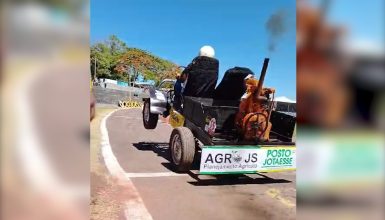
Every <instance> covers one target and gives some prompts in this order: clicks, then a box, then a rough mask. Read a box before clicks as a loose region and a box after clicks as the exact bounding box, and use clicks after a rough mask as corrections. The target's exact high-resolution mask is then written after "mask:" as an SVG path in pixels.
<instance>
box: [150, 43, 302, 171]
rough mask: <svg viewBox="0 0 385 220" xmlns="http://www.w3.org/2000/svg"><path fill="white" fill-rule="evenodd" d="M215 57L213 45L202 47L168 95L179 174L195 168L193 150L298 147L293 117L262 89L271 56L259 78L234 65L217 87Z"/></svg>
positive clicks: (172, 144)
mask: <svg viewBox="0 0 385 220" xmlns="http://www.w3.org/2000/svg"><path fill="white" fill-rule="evenodd" d="M214 55H215V52H214V49H213V48H212V47H210V46H204V47H202V48H201V50H200V53H199V56H197V57H196V58H194V60H193V61H192V62H191V63H190V64H189V65H188V66H187V67H186V68H185V69H184V70H183V72H182V74H181V76H180V77H179V79H178V80H177V82H176V85H175V87H174V88H175V91H173V92H174V94H172V92H170V93H168V94H167V97H166V98H165V100H166V101H167V103H166V105H165V106H166V111H165V112H164V113H163V115H164V116H168V115H170V119H169V121H170V124H171V125H172V126H173V127H174V130H173V131H172V133H171V137H170V152H171V159H172V163H173V165H174V167H175V169H176V170H177V171H180V172H185V171H188V170H189V169H190V168H191V165H192V163H193V160H194V158H195V154H196V153H197V151H199V150H200V149H201V148H202V147H205V146H232V147H238V146H239V147H242V146H258V145H265V146H266V145H267V146H268V145H287V146H290V145H294V143H293V137H292V136H293V133H294V127H295V118H294V117H293V116H288V115H284V114H282V113H279V112H275V111H273V99H274V93H275V89H273V88H264V87H263V82H264V78H265V75H266V72H267V67H268V63H269V59H268V58H265V60H264V63H263V67H262V70H261V75H260V78H259V80H258V79H256V78H255V77H254V73H253V72H252V71H251V70H250V69H248V68H244V67H234V68H232V69H229V70H227V71H226V72H225V75H224V77H223V79H222V81H221V83H220V84H219V85H218V86H217V87H216V84H217V80H218V69H219V61H218V60H217V59H215V58H214ZM177 88H178V89H177ZM180 88H181V89H180ZM147 102H148V100H147ZM150 109H151V108H143V115H145V114H147V115H148V114H151V112H145V111H150ZM271 119H274V121H279V124H278V123H277V124H276V125H275V124H272V123H271ZM144 123H146V121H145V120H144ZM277 128H278V129H277ZM283 128H284V129H283ZM250 155H251V154H250ZM250 155H249V157H250ZM237 156H239V155H237ZM230 157H231V155H230V156H229V158H230ZM246 157H247V156H246ZM233 158H237V157H233ZM238 158H239V157H238ZM228 161H230V159H229V160H228ZM206 162H207V159H206ZM230 162H231V161H230ZM234 162H235V160H234ZM201 166H202V163H201ZM205 166H206V165H205Z"/></svg>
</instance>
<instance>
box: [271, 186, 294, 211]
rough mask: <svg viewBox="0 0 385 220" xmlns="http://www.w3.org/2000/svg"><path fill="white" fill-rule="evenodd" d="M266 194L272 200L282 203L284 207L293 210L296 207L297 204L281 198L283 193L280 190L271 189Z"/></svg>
mask: <svg viewBox="0 0 385 220" xmlns="http://www.w3.org/2000/svg"><path fill="white" fill-rule="evenodd" d="M266 194H267V195H268V196H270V197H271V198H273V199H276V200H278V201H280V202H281V203H282V204H283V205H285V206H287V207H289V208H293V207H295V203H293V202H291V201H290V200H288V199H286V198H284V197H282V196H281V192H280V191H279V190H278V189H275V188H271V189H268V190H267V191H266Z"/></svg>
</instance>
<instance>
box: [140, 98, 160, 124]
mask: <svg viewBox="0 0 385 220" xmlns="http://www.w3.org/2000/svg"><path fill="white" fill-rule="evenodd" d="M150 108H151V106H150V99H147V100H145V101H144V103H143V117H142V118H143V125H144V127H145V128H146V129H154V128H156V125H157V124H158V119H159V115H158V114H152V113H151V111H150Z"/></svg>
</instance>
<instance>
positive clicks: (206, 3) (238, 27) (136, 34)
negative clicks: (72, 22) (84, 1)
mask: <svg viewBox="0 0 385 220" xmlns="http://www.w3.org/2000/svg"><path fill="white" fill-rule="evenodd" d="M281 10H283V11H285V15H286V19H285V24H286V26H285V27H286V32H285V33H284V34H283V35H281V36H280V38H278V39H277V42H278V43H277V45H276V50H275V51H273V52H269V50H268V44H269V34H268V32H267V30H266V27H265V24H266V22H267V20H268V19H269V17H270V16H271V15H272V14H274V13H276V12H277V11H281ZM113 34H114V35H117V36H118V37H119V38H120V39H122V40H123V41H124V42H126V43H127V45H128V46H130V47H137V48H140V49H144V50H147V51H149V52H151V53H153V54H155V55H157V56H160V57H162V58H165V59H168V60H170V61H172V62H175V63H176V64H178V65H181V66H187V65H188V63H190V62H191V60H192V59H193V58H194V57H195V56H197V55H198V51H199V49H200V47H202V46H203V45H211V46H213V47H214V48H215V52H216V58H217V59H218V60H219V62H220V64H219V65H220V69H219V78H220V79H221V78H222V76H223V74H224V72H225V71H226V70H227V69H229V68H232V67H234V66H241V67H248V68H250V69H251V70H253V71H254V73H255V74H256V75H257V77H259V73H260V70H261V68H262V63H263V59H264V58H265V57H270V64H269V68H268V71H267V75H266V78H265V86H267V87H273V88H275V89H276V96H286V97H288V98H290V99H296V61H295V49H296V47H295V42H296V38H295V0H274V1H272V0H162V1H159V0H108V1H101V0H94V1H91V44H94V43H95V42H101V41H104V40H106V39H107V38H108V37H109V36H110V35H113Z"/></svg>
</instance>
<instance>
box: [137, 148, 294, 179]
mask: <svg viewBox="0 0 385 220" xmlns="http://www.w3.org/2000/svg"><path fill="white" fill-rule="evenodd" d="M133 146H134V147H135V148H136V149H138V150H140V151H153V152H154V153H156V154H157V155H158V156H160V157H163V158H164V159H166V160H167V161H168V162H164V163H161V164H162V165H163V166H164V167H165V168H167V169H168V170H170V171H172V172H175V169H174V167H173V165H172V163H171V154H170V149H169V143H168V142H139V143H134V144H133ZM200 155H201V154H200V152H199V151H197V152H196V154H195V159H194V163H193V165H192V167H191V170H190V171H189V172H188V173H187V174H188V175H189V176H191V178H193V179H194V180H195V181H189V182H188V183H189V184H191V185H194V186H220V185H241V184H244V185H248V184H274V183H290V182H291V181H289V180H285V179H273V178H270V177H268V176H265V175H263V174H262V173H258V174H256V175H259V177H258V178H252V177H250V176H247V175H243V174H237V175H215V176H214V175H209V176H210V177H212V178H210V179H201V178H199V176H202V175H199V174H196V173H194V172H192V171H197V170H199V164H200V162H199V158H200ZM205 176H207V175H205Z"/></svg>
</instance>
